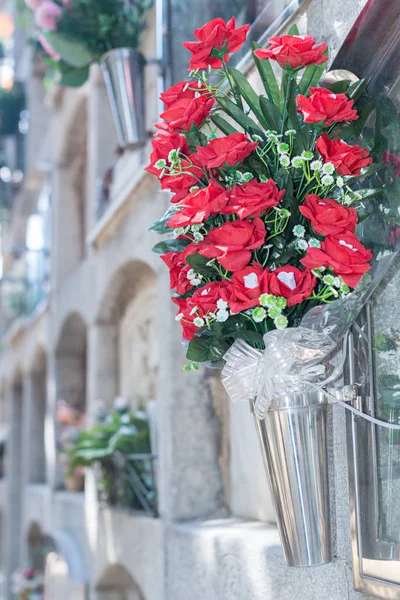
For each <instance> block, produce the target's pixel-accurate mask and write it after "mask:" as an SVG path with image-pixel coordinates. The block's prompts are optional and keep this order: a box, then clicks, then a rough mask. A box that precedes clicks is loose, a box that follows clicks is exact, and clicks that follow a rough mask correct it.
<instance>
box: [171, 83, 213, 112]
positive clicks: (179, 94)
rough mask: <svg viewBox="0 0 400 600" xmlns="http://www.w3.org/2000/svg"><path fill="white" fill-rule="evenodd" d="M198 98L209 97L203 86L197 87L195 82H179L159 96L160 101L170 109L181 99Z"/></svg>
mask: <svg viewBox="0 0 400 600" xmlns="http://www.w3.org/2000/svg"><path fill="white" fill-rule="evenodd" d="M199 96H208V97H210V92H209V91H208V89H207V88H206V87H205V86H204V85H200V87H199V86H198V85H197V81H180V82H179V83H177V84H175V85H173V86H172V87H170V88H168V90H166V91H165V92H162V93H161V94H160V100H161V101H162V102H163V103H164V104H165V106H167V107H168V108H170V106H172V105H173V104H175V102H178V100H183V99H188V98H189V99H190V100H192V99H193V98H196V97H199Z"/></svg>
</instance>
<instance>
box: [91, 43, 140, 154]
mask: <svg viewBox="0 0 400 600" xmlns="http://www.w3.org/2000/svg"><path fill="white" fill-rule="evenodd" d="M100 64H101V68H102V71H103V75H104V80H105V82H106V88H107V93H108V98H109V101H110V104H111V110H112V113H113V117H114V123H115V129H116V130H117V136H118V142H119V145H120V146H121V147H122V148H126V147H128V146H129V147H131V148H137V147H139V146H142V145H143V144H144V143H145V130H146V129H145V127H146V126H145V99H144V66H145V64H146V60H145V58H144V56H143V55H142V54H141V53H140V52H138V50H132V49H131V48H117V49H115V50H110V51H109V52H107V53H106V54H104V55H103V56H102V58H101V61H100Z"/></svg>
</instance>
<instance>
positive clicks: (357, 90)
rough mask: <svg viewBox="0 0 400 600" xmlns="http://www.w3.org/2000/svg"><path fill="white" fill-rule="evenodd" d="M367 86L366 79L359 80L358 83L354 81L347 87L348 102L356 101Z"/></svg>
mask: <svg viewBox="0 0 400 600" xmlns="http://www.w3.org/2000/svg"><path fill="white" fill-rule="evenodd" d="M367 85H368V79H360V81H356V82H355V83H352V84H351V85H350V86H349V87H348V89H347V92H346V94H347V95H348V97H349V98H350V100H358V98H359V97H360V96H361V94H363V93H364V92H365V89H366V87H367Z"/></svg>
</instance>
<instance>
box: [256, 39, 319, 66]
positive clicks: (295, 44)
mask: <svg viewBox="0 0 400 600" xmlns="http://www.w3.org/2000/svg"><path fill="white" fill-rule="evenodd" d="M268 41H269V42H270V44H271V45H270V46H269V47H268V48H260V49H259V50H256V51H255V52H254V54H255V55H256V56H257V58H261V59H269V58H271V59H273V60H276V61H277V62H278V63H279V64H280V66H281V67H282V68H283V69H285V68H286V66H287V65H289V66H290V67H291V68H292V69H298V68H300V67H306V66H307V65H312V64H316V65H320V64H321V63H323V62H325V61H326V60H328V57H327V56H324V52H325V50H326V43H325V42H324V43H323V44H321V45H320V46H315V48H314V47H313V46H314V44H315V43H316V42H315V40H314V38H313V37H312V36H311V35H309V36H300V35H281V36H280V37H272V38H269V40H268Z"/></svg>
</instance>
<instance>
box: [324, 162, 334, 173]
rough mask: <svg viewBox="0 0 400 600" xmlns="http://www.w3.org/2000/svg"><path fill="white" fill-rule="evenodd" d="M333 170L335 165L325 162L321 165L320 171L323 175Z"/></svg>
mask: <svg viewBox="0 0 400 600" xmlns="http://www.w3.org/2000/svg"><path fill="white" fill-rule="evenodd" d="M334 171H335V167H334V165H333V164H332V163H329V162H327V163H325V164H324V166H323V167H322V172H323V173H324V175H332V173H334Z"/></svg>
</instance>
